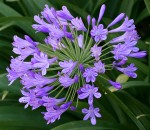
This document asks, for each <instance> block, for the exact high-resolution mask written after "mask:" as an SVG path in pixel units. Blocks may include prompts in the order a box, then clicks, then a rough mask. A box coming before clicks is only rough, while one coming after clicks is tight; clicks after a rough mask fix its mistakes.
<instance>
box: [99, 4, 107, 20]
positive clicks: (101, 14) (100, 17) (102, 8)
mask: <svg viewBox="0 0 150 130" xmlns="http://www.w3.org/2000/svg"><path fill="white" fill-rule="evenodd" d="M105 9H106V5H104V4H103V5H102V6H101V8H100V11H99V17H98V22H100V21H101V19H102V17H103V15H104V13H105Z"/></svg>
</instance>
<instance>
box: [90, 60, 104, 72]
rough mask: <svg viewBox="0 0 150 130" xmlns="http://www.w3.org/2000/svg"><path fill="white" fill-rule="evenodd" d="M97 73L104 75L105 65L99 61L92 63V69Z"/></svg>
mask: <svg viewBox="0 0 150 130" xmlns="http://www.w3.org/2000/svg"><path fill="white" fill-rule="evenodd" d="M93 69H94V70H95V71H96V72H97V73H105V64H103V63H102V62H101V61H98V62H97V63H94V68H93Z"/></svg>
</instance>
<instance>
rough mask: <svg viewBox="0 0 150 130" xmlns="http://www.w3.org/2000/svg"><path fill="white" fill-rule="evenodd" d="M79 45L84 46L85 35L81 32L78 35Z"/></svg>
mask: <svg viewBox="0 0 150 130" xmlns="http://www.w3.org/2000/svg"><path fill="white" fill-rule="evenodd" d="M78 45H79V47H80V48H82V47H83V35H82V34H80V35H79V36H78Z"/></svg>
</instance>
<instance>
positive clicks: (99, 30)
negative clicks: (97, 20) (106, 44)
mask: <svg viewBox="0 0 150 130" xmlns="http://www.w3.org/2000/svg"><path fill="white" fill-rule="evenodd" d="M107 34H108V30H107V29H104V25H103V24H99V25H98V26H94V27H93V29H92V30H91V36H92V37H93V38H94V40H95V41H96V42H99V41H103V40H106V38H107Z"/></svg>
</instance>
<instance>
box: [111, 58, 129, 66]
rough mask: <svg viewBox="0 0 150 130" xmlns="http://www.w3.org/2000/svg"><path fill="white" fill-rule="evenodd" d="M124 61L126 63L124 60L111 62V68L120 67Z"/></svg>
mask: <svg viewBox="0 0 150 130" xmlns="http://www.w3.org/2000/svg"><path fill="white" fill-rule="evenodd" d="M126 61H127V60H124V59H123V60H121V61H119V62H116V61H114V62H113V66H114V67H117V66H122V65H124V64H125V63H126Z"/></svg>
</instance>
